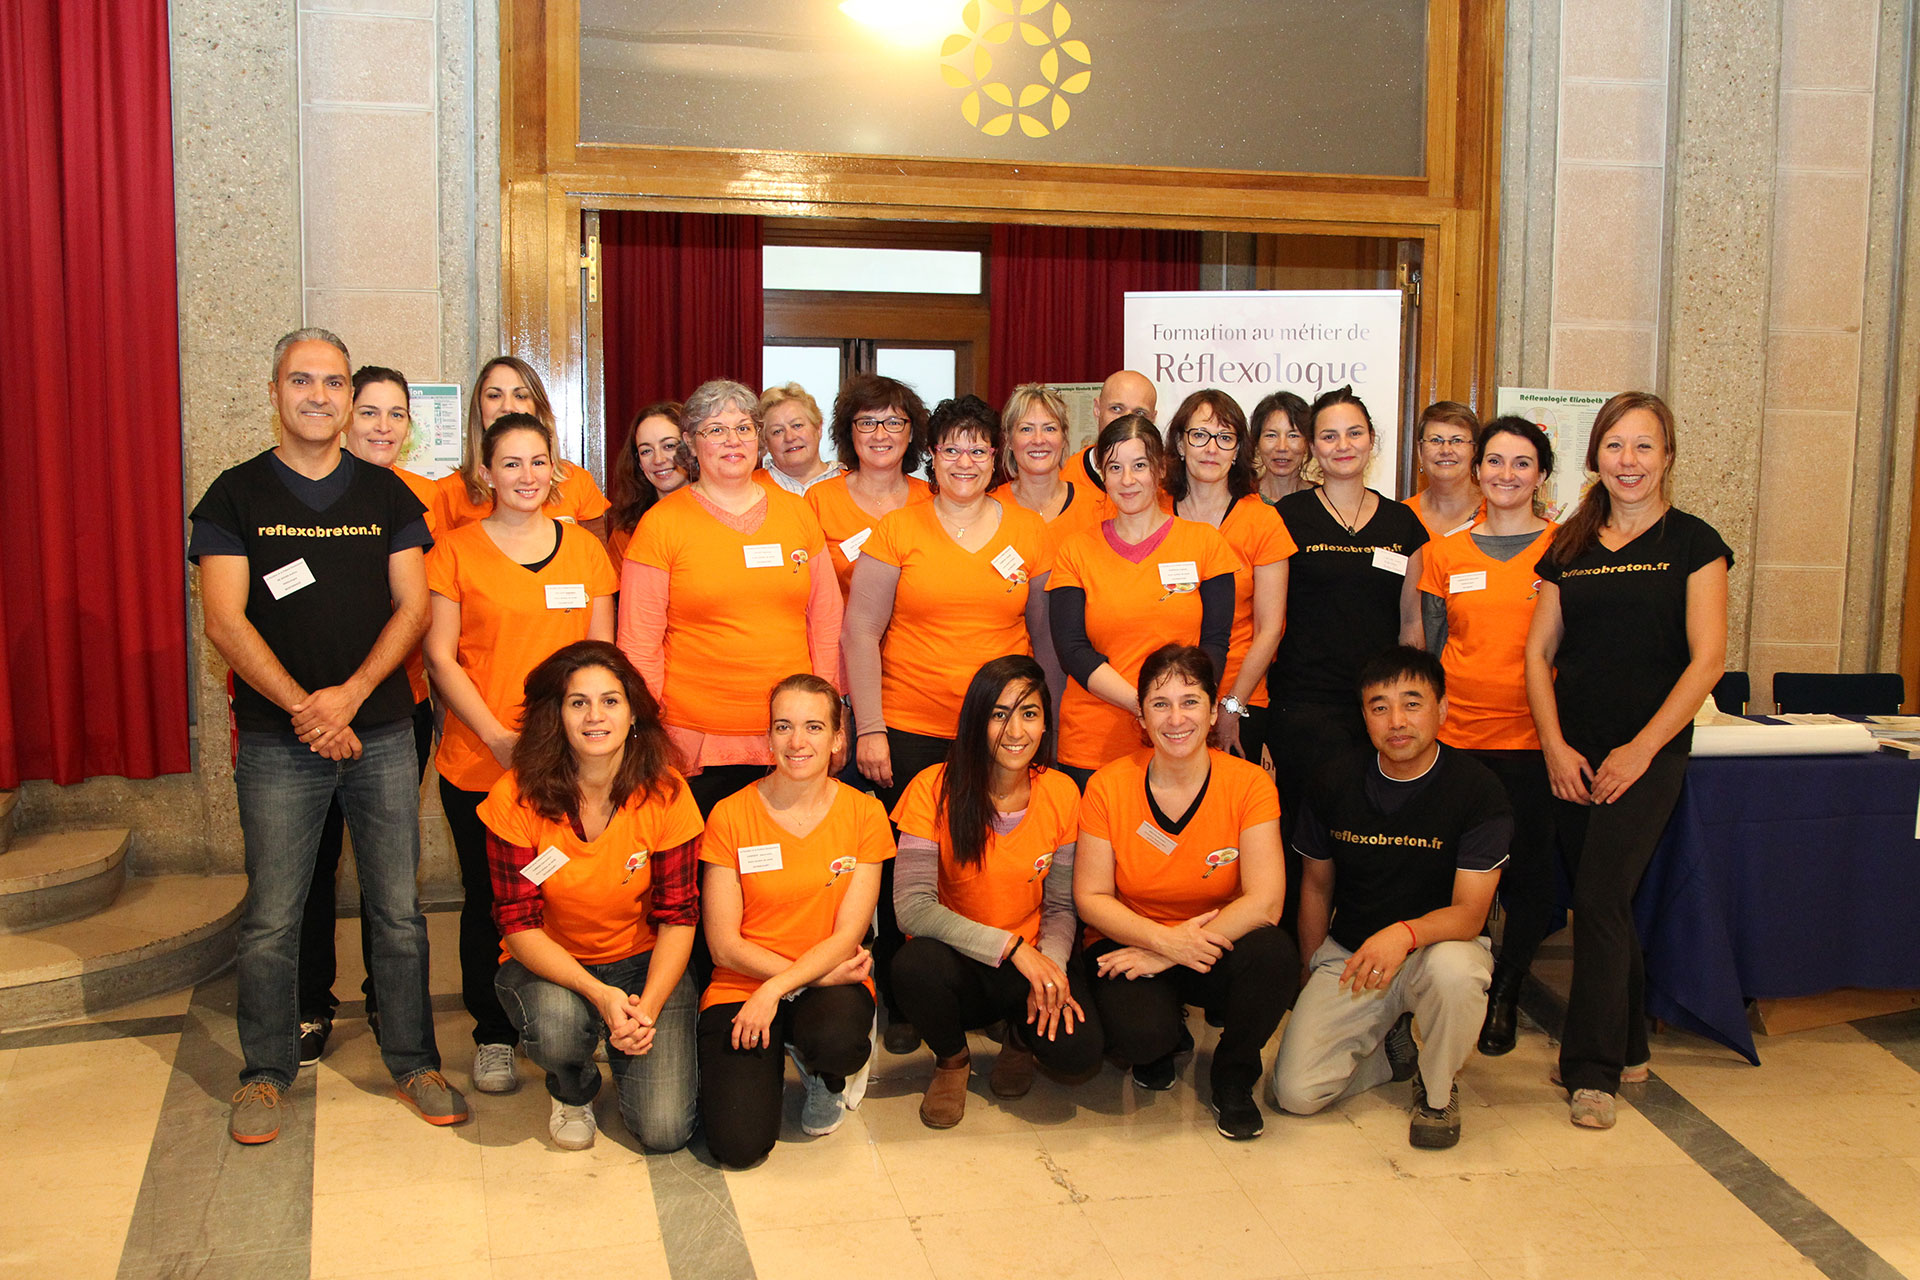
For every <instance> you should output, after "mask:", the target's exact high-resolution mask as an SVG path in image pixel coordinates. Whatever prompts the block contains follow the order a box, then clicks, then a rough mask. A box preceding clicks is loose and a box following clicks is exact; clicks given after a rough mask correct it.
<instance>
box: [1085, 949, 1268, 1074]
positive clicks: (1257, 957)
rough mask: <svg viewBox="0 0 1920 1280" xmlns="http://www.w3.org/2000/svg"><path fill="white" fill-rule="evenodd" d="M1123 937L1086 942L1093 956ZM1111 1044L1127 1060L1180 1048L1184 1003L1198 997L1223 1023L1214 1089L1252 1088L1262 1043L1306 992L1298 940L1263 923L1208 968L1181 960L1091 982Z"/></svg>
mask: <svg viewBox="0 0 1920 1280" xmlns="http://www.w3.org/2000/svg"><path fill="white" fill-rule="evenodd" d="M1119 946H1120V944H1119V943H1117V942H1114V941H1112V940H1111V939H1105V940H1102V941H1100V942H1097V943H1095V944H1094V945H1093V946H1092V947H1090V948H1089V949H1088V950H1087V964H1088V966H1089V969H1090V970H1092V971H1093V972H1095V973H1097V972H1098V970H1093V969H1092V966H1093V962H1094V961H1095V960H1097V959H1099V957H1100V956H1102V955H1104V954H1105V953H1107V952H1109V951H1114V950H1117V949H1118V948H1119ZM1092 985H1093V998H1094V1002H1095V1003H1096V1004H1097V1005H1099V1007H1100V1023H1101V1028H1102V1030H1103V1031H1104V1032H1105V1034H1106V1041H1107V1047H1108V1048H1109V1049H1111V1050H1112V1051H1113V1052H1114V1053H1115V1054H1116V1055H1117V1056H1118V1057H1120V1059H1121V1060H1122V1061H1125V1062H1128V1063H1133V1064H1138V1063H1143V1062H1153V1061H1155V1060H1157V1059H1160V1058H1164V1057H1166V1056H1167V1055H1168V1054H1170V1053H1172V1052H1173V1051H1174V1047H1175V1046H1176V1045H1177V1044H1178V1043H1179V1041H1180V1032H1181V1029H1182V1028H1183V1027H1184V1026H1185V1024H1186V1006H1187V1005H1190V1004H1192V1005H1199V1006H1200V1007H1201V1008H1202V1009H1204V1010H1205V1011H1206V1015H1207V1021H1209V1022H1212V1023H1215V1024H1216V1025H1218V1026H1219V1027H1220V1042H1219V1044H1217V1045H1215V1046H1214V1050H1213V1075H1212V1079H1211V1081H1210V1084H1211V1087H1212V1089H1213V1091H1214V1094H1215V1095H1216V1096H1218V1094H1219V1092H1220V1091H1221V1090H1222V1089H1251V1088H1252V1087H1253V1085H1254V1082H1255V1081H1257V1080H1258V1079H1259V1078H1260V1051H1261V1050H1262V1049H1264V1048H1266V1044H1267V1041H1268V1040H1270V1039H1271V1038H1272V1037H1273V1033H1274V1030H1275V1028H1277V1027H1278V1026H1279V1025H1280V1019H1281V1018H1282V1017H1283V1016H1284V1015H1285V1014H1286V1012H1287V1010H1288V1008H1290V1007H1291V1006H1292V1004H1293V998H1294V997H1295V996H1296V995H1298V994H1300V948H1299V945H1298V944H1297V943H1295V942H1294V940H1293V934H1292V933H1290V932H1289V931H1287V930H1285V929H1282V928H1280V927H1279V926H1277V925H1262V926H1261V927H1260V928H1258V929H1254V930H1252V931H1251V932H1249V933H1247V934H1246V935H1244V936H1243V937H1241V938H1240V939H1239V940H1238V941H1236V942H1235V943H1234V944H1233V950H1231V951H1229V952H1227V953H1226V954H1225V955H1223V956H1221V957H1220V963H1218V964H1216V965H1214V966H1213V968H1212V969H1210V970H1208V971H1207V972H1206V973H1201V972H1199V971H1198V970H1196V969H1189V968H1187V967H1186V966H1185V965H1175V966H1173V967H1172V968H1171V969H1168V970H1166V971H1165V972H1162V973H1158V974H1155V975H1154V976H1153V977H1151V978H1101V977H1095V978H1094V979H1093V982H1092Z"/></svg>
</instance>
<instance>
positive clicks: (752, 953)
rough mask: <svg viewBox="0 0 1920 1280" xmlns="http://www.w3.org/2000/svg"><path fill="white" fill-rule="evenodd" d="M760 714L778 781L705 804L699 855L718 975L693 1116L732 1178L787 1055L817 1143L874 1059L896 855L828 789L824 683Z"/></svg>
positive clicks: (768, 1123) (837, 726)
mask: <svg viewBox="0 0 1920 1280" xmlns="http://www.w3.org/2000/svg"><path fill="white" fill-rule="evenodd" d="M768 711H769V715H770V717H771V724H770V727H769V729H768V732H767V746H768V749H769V752H770V754H771V755H772V756H773V772H772V773H771V774H769V775H768V776H767V777H765V778H763V779H762V780H760V781H759V782H756V783H754V784H752V785H751V786H748V787H746V788H745V789H744V790H741V791H736V792H734V793H733V794H732V795H730V796H728V797H726V798H725V799H723V800H721V801H720V803H719V804H717V805H715V806H714V809H713V814H712V816H711V817H710V818H709V820H708V822H707V832H706V838H705V840H704V842H703V843H702V845H701V848H700V860H701V861H702V862H705V863H707V864H708V866H707V869H706V878H705V884H704V892H703V895H702V898H703V901H702V912H701V914H702V919H703V920H704V922H705V925H706V933H707V947H708V949H709V950H711V951H712V952H713V964H714V973H713V981H712V982H711V983H709V984H708V986H707V992H706V995H705V996H703V997H701V1000H700V1031H699V1036H700V1116H701V1121H702V1127H703V1128H704V1129H705V1130H706V1134H707V1148H708V1150H710V1151H711V1152H712V1153H713V1158H714V1159H715V1160H718V1161H719V1162H720V1163H721V1164H724V1165H730V1166H732V1167H734V1168H742V1167H744V1166H746V1165H750V1164H753V1163H754V1162H756V1161H758V1160H759V1159H760V1158H761V1157H763V1156H765V1155H766V1154H767V1152H769V1151H771V1150H772V1149H773V1143H774V1139H775V1138H776V1137H778V1136H779V1133H780V1096H781V1080H782V1077H783V1075H784V1074H785V1069H786V1062H785V1058H784V1057H783V1056H782V1050H783V1047H784V1046H787V1045H791V1046H792V1047H793V1056H794V1061H795V1064H796V1065H797V1066H799V1068H800V1070H801V1071H802V1072H803V1073H804V1075H805V1078H806V1085H807V1099H806V1104H805V1106H804V1107H803V1109H802V1110H801V1113H800V1126H801V1128H803V1129H805V1130H806V1131H807V1132H808V1133H809V1134H812V1135H814V1136H816V1137H817V1136H819V1135H821V1134H826V1133H832V1132H833V1131H834V1130H835V1129H837V1128H839V1126H840V1122H841V1120H842V1119H844V1118H845V1104H846V1101H847V1098H846V1089H847V1078H848V1077H849V1076H854V1075H857V1074H859V1073H860V1072H861V1071H862V1069H863V1068H864V1067H865V1066H866V1065H867V1058H868V1056H869V1054H870V1053H871V1051H872V1047H873V1039H872V1037H873V980H872V977H871V974H872V971H873V957H872V954H871V953H870V952H868V951H867V950H866V948H864V947H862V946H861V945H860V943H861V939H862V938H863V937H864V936H865V935H866V932H867V925H868V923H869V922H870V921H871V920H872V919H873V908H874V904H875V903H877V902H878V901H879V899H880V868H881V864H883V863H885V862H886V861H887V859H889V858H891V857H892V856H893V834H892V832H891V831H890V830H889V829H888V827H887V814H886V810H884V809H882V808H881V807H880V802H879V801H878V800H875V799H874V798H873V797H872V796H870V795H867V794H866V793H865V792H861V791H855V790H854V789H853V788H852V787H849V786H847V785H845V784H844V783H842V782H839V781H837V780H836V779H835V778H834V777H833V772H832V768H833V756H834V754H835V753H836V752H838V751H840V750H842V749H843V748H844V746H845V743H846V732H845V728H844V726H843V725H842V723H841V712H842V707H841V703H840V695H839V694H837V693H836V692H834V688H833V686H832V685H830V684H828V683H827V682H826V681H825V680H822V679H821V678H820V677H818V676H814V675H793V676H788V677H787V678H786V679H785V680H782V681H781V682H780V683H779V684H777V685H775V686H774V688H773V696H772V698H771V699H770V700H769V707H768ZM855 1102H856V1104H857V1099H856V1100H855Z"/></svg>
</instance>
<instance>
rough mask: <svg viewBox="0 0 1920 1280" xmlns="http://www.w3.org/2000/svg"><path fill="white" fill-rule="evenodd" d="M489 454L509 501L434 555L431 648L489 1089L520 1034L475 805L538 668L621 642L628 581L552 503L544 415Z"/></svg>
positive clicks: (495, 775)
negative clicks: (565, 651) (622, 582)
mask: <svg viewBox="0 0 1920 1280" xmlns="http://www.w3.org/2000/svg"><path fill="white" fill-rule="evenodd" d="M480 458H481V461H482V462H483V463H484V464H485V466H486V474H487V479H488V482H489V483H490V484H492V486H493V488H494V492H495V493H496V494H497V495H498V500H497V501H496V502H495V503H494V504H493V510H492V512H490V513H489V514H488V515H487V517H486V519H484V520H482V521H480V523H478V524H472V525H468V526H466V527H465V528H463V529H453V530H446V529H444V528H443V529H442V530H441V537H440V541H439V542H437V543H435V544H434V548H433V550H432V551H431V552H430V553H429V554H428V556H427V585H428V586H429V587H430V588H432V590H433V619H432V621H431V622H430V623H429V624H428V626H427V639H426V650H427V669H428V670H429V671H431V672H432V674H433V687H434V690H435V692H436V693H438V694H439V697H440V701H441V702H442V704H444V705H445V707H446V710H447V720H446V726H445V728H444V730H443V731H442V733H441V735H440V752H439V754H438V755H437V756H436V757H435V759H434V763H435V765H436V767H437V768H438V769H439V771H440V805H441V808H442V809H443V810H444V811H445V812H446V815H447V828H448V830H450V831H451V832H452V833H453V847H454V852H455V853H457V854H458V855H459V858H460V883H461V888H462V889H463V891H464V900H463V902H462V905H461V908H460V985H461V994H462V997H463V999H464V1000H465V1003H466V1006H467V1012H468V1013H469V1014H471V1015H473V1020H474V1030H473V1040H474V1045H475V1051H474V1067H473V1084H474V1087H475V1088H476V1089H478V1090H479V1091H480V1092H482V1093H511V1092H513V1090H514V1089H516V1088H518V1087H519V1078H518V1077H517V1076H515V1075H514V1071H513V1045H514V1042H515V1041H516V1040H517V1039H518V1038H519V1037H518V1033H517V1032H515V1031H514V1029H513V1025H512V1023H510V1022H509V1021H508V1020H507V1015H506V1014H505V1013H504V1012H503V1011H502V1010H501V1008H500V999H499V997H498V996H496V995H495V994H494V990H493V977H494V972H495V971H496V970H497V969H498V968H499V961H500V934H499V931H498V930H497V929H495V928H494V924H493V889H492V883H493V882H492V880H491V879H490V878H489V876H488V873H487V829H486V826H485V824H483V823H482V822H481V821H480V819H479V817H478V816H477V814H478V810H479V808H480V802H481V801H482V800H485V799H486V797H487V792H488V790H489V789H490V788H492V786H493V784H494V783H496V782H498V781H499V780H500V777H501V775H502V774H504V773H505V772H506V771H507V766H508V765H509V764H510V763H511V762H512V758H513V747H514V743H515V742H517V741H518V740H519V736H520V733H519V727H520V702H521V698H522V695H523V694H524V692H525V686H526V678H527V673H528V672H529V671H531V670H533V669H534V668H535V667H536V666H538V665H539V664H540V663H541V662H542V661H544V660H545V659H546V658H547V657H548V656H549V655H551V654H552V653H553V652H554V651H555V650H558V649H560V648H563V647H564V646H566V645H569V644H572V643H573V642H574V641H576V640H611V639H613V592H614V589H615V586H616V585H617V584H616V583H615V581H614V577H613V566H612V565H611V564H609V563H608V562H607V552H606V548H605V547H603V546H601V545H600V543H599V541H598V540H597V539H595V538H594V537H593V536H592V535H591V534H589V533H587V532H586V531H585V530H584V529H581V528H579V527H578V526H575V525H571V524H567V523H565V522H564V521H561V520H558V519H556V518H554V517H553V516H552V515H551V514H550V513H549V511H548V510H547V506H546V504H547V502H548V499H549V497H550V495H551V492H552V489H553V483H554V482H553V436H552V434H551V433H550V432H549V431H548V430H547V428H546V426H545V425H544V424H543V423H542V422H541V421H540V420H539V419H538V418H535V417H533V416H532V415H530V414H524V413H516V414H506V415H504V416H502V417H500V418H497V419H495V420H494V424H493V425H492V426H490V427H488V428H487V430H486V433H485V434H484V435H483V436H482V437H481V441H480Z"/></svg>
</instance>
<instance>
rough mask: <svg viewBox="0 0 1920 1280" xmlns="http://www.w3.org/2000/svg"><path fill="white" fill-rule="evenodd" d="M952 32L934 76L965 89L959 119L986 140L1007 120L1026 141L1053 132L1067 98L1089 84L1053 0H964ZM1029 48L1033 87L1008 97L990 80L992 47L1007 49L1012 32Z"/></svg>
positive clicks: (1004, 83)
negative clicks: (1035, 69) (1035, 54)
mask: <svg viewBox="0 0 1920 1280" xmlns="http://www.w3.org/2000/svg"><path fill="white" fill-rule="evenodd" d="M960 19H961V21H962V22H963V23H965V24H966V30H965V31H964V32H958V31H956V32H955V33H953V34H952V35H950V36H948V37H947V38H946V40H944V41H943V42H942V43H941V45H940V59H941V62H940V74H941V76H942V77H943V78H944V79H945V80H946V82H947V83H948V84H950V85H952V86H953V87H954V88H956V89H965V90H966V91H967V95H966V97H964V98H962V99H961V100H960V115H961V118H962V119H964V120H965V121H966V122H967V123H968V124H970V125H972V126H973V127H974V128H976V129H978V130H979V131H980V132H982V133H984V134H986V135H987V136H988V137H990V138H998V137H1001V136H1002V135H1004V134H1006V133H1007V132H1009V131H1010V130H1011V129H1012V128H1013V125H1014V121H1016V120H1018V121H1019V122H1020V132H1022V133H1024V134H1026V135H1027V136H1028V137H1029V138H1044V137H1046V136H1047V135H1048V134H1050V133H1054V132H1057V131H1058V130H1059V129H1061V128H1062V127H1063V126H1064V125H1065V124H1066V123H1067V119H1068V117H1069V116H1071V115H1072V109H1071V108H1070V107H1069V106H1068V105H1067V98H1068V97H1069V96H1070V95H1073V94H1078V93H1084V92H1086V88H1087V85H1088V84H1089V83H1091V82H1092V80H1093V71H1092V70H1091V68H1092V66H1093V54H1092V53H1091V52H1090V51H1089V50H1088V48H1087V43H1086V41H1084V40H1069V39H1068V38H1067V31H1068V29H1069V28H1070V27H1071V26H1072V23H1073V19H1072V17H1071V15H1069V14H1068V12H1067V6H1066V5H1064V4H1061V3H1060V0H967V6H966V8H965V9H963V10H961V14H960ZM1016 31H1017V32H1018V33H1019V35H1020V39H1021V40H1022V41H1024V42H1025V43H1026V45H1027V46H1028V47H1029V48H1033V49H1039V50H1041V51H1042V52H1041V54H1040V63H1039V75H1040V78H1039V79H1037V80H1029V81H1028V82H1027V83H1025V84H1023V85H1021V86H1020V88H1019V89H1018V90H1017V91H1016V90H1015V89H1014V88H1013V87H1012V85H1011V83H1010V81H1009V80H1008V79H998V78H995V77H994V74H993V62H994V48H995V47H998V46H1007V47H1008V48H1009V49H1010V48H1011V47H1012V43H1013V37H1014V33H1015V32H1016Z"/></svg>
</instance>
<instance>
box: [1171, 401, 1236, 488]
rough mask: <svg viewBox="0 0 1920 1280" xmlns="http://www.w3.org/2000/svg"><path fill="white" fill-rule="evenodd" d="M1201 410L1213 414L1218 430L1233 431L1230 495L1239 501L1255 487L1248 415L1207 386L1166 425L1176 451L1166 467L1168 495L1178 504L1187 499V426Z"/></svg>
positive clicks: (1228, 475) (1229, 478) (1229, 477)
mask: <svg viewBox="0 0 1920 1280" xmlns="http://www.w3.org/2000/svg"><path fill="white" fill-rule="evenodd" d="M1202 409H1206V410H1208V411H1209V412H1211V413H1212V414H1213V425H1214V428H1215V430H1218V429H1219V428H1221V427H1230V428H1232V430H1233V439H1234V451H1233V462H1232V463H1231V464H1229V465H1228V467H1227V496H1228V497H1229V498H1231V499H1232V500H1233V501H1234V502H1238V501H1240V499H1242V498H1244V497H1246V496H1247V495H1248V494H1250V493H1252V492H1253V491H1254V488H1255V481H1254V478H1253V436H1252V434H1251V433H1250V432H1248V430H1247V415H1246V414H1244V413H1242V412H1241V411H1240V405H1239V402H1238V401H1236V400H1235V399H1234V398H1233V397H1232V396H1230V395H1228V394H1227V393H1226V392H1224V391H1221V390H1219V389H1217V388H1215V387H1206V388H1204V389H1202V390H1200V391H1196V392H1194V393H1193V394H1192V395H1190V396H1188V397H1187V398H1186V399H1185V400H1182V401H1181V402H1180V407H1179V408H1178V409H1175V410H1174V411H1173V421H1171V422H1169V423H1168V424H1167V444H1168V446H1169V447H1170V448H1171V449H1172V451H1173V460H1172V461H1171V462H1170V463H1169V464H1168V466H1167V492H1168V493H1170V494H1172V495H1173V500H1174V501H1175V502H1179V501H1181V500H1183V499H1184V498H1185V497H1186V496H1187V424H1188V423H1190V422H1192V421H1193V415H1194V414H1196V413H1198V412H1200V410H1202Z"/></svg>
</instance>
